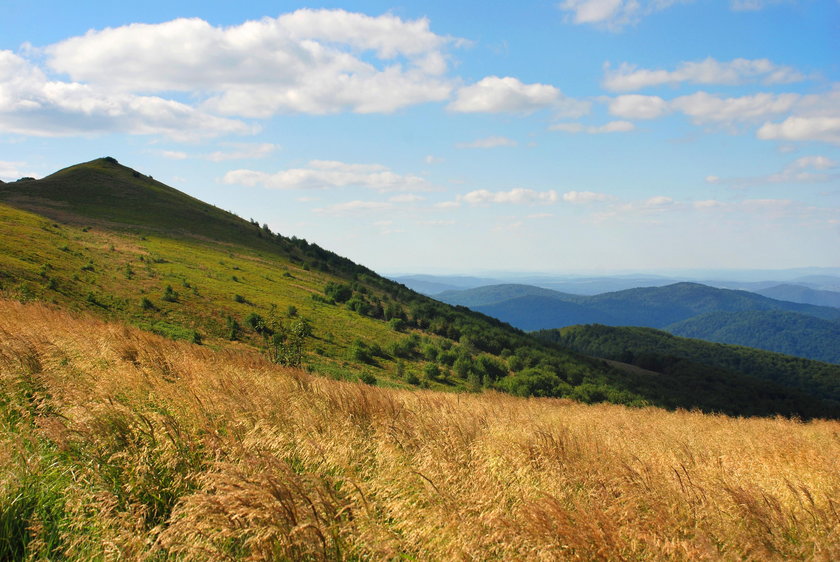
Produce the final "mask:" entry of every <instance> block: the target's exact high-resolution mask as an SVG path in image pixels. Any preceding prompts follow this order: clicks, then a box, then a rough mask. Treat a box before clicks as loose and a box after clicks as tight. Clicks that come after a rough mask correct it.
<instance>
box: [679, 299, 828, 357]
mask: <svg viewBox="0 0 840 562" xmlns="http://www.w3.org/2000/svg"><path fill="white" fill-rule="evenodd" d="M665 329H666V330H668V331H669V332H671V333H673V334H676V335H678V336H683V337H687V338H697V339H702V340H707V341H712V342H720V343H729V344H737V345H744V346H748V347H755V348H758V349H766V350H768V351H775V352H778V353H785V354H788V355H796V356H799V357H807V358H809V359H815V360H818V361H826V362H829V363H840V322H838V321H833V322H832V321H828V320H823V319H820V318H814V317H813V316H807V315H804V314H799V313H796V312H788V311H783V310H751V311H742V312H710V313H707V314H702V315H700V316H695V317H694V318H689V319H688V320H683V321H682V322H678V323H676V324H673V325H671V326H668V327H666V328H665Z"/></svg>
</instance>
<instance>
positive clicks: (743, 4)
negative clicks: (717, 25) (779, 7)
mask: <svg viewBox="0 0 840 562" xmlns="http://www.w3.org/2000/svg"><path fill="white" fill-rule="evenodd" d="M793 1H795V0H731V1H730V2H729V6H730V8H732V11H733V12H757V11H759V10H763V9H764V8H766V7H767V6H771V5H773V4H782V3H785V2H788V3H790V2H793Z"/></svg>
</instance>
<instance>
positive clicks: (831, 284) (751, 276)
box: [389, 269, 840, 306]
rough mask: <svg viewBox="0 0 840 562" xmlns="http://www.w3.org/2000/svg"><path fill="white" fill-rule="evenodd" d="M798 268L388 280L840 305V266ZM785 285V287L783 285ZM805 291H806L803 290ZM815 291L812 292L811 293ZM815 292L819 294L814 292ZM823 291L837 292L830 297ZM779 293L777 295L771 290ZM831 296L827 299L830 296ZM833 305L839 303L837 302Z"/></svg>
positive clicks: (436, 288) (429, 291)
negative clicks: (709, 291)
mask: <svg viewBox="0 0 840 562" xmlns="http://www.w3.org/2000/svg"><path fill="white" fill-rule="evenodd" d="M814 271H815V270H811V269H794V270H781V271H749V270H746V271H698V272H693V273H692V272H686V274H685V275H681V276H672V275H652V274H629V275H614V274H613V275H603V276H582V275H551V274H516V275H513V274H510V273H499V274H490V275H486V276H470V275H429V274H422V275H395V276H394V275H392V276H389V278H390V279H391V280H393V281H396V282H397V283H401V284H403V285H405V286H406V287H408V288H409V289H413V290H415V291H417V292H419V293H423V294H425V295H429V296H437V295H438V294H440V293H443V292H444V291H458V290H463V289H475V288H478V287H485V286H489V285H531V286H534V287H541V288H543V289H551V290H554V291H559V292H561V293H571V294H574V295H598V294H601V293H608V292H614V291H623V290H626V289H635V288H638V287H664V286H666V285H673V284H674V283H679V282H684V281H685V282H691V283H700V284H702V285H708V286H710V287H717V288H718V289H735V290H743V291H751V292H754V293H759V294H764V293H765V291H767V292H768V294H765V296H768V297H771V298H776V299H779V300H787V301H793V302H803V303H807V304H817V305H821V306H840V305H838V304H837V300H836V299H838V298H840V269H817V270H816V271H822V272H823V273H815V272H814ZM780 287H782V288H780ZM802 289H804V291H803V290H802ZM809 290H810V291H809ZM812 291H814V292H816V294H815V293H813V292H812ZM824 292H828V293H836V294H831V295H825V294H823V293H824ZM771 293H776V294H771ZM826 299H827V300H826ZM832 303H834V304H832Z"/></svg>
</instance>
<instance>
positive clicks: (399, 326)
mask: <svg viewBox="0 0 840 562" xmlns="http://www.w3.org/2000/svg"><path fill="white" fill-rule="evenodd" d="M388 326H390V327H391V329H392V330H394V331H395V332H403V331H405V329H406V327H407V324H406V323H405V320H403V319H402V318H391V319H390V320H389V321H388Z"/></svg>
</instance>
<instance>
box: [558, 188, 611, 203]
mask: <svg viewBox="0 0 840 562" xmlns="http://www.w3.org/2000/svg"><path fill="white" fill-rule="evenodd" d="M612 199H615V197H613V196H612V195H607V194H606V193H595V192H594V191H567V192H566V193H564V194H563V201H565V202H567V203H574V204H586V203H595V202H599V201H610V200H612Z"/></svg>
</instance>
